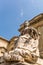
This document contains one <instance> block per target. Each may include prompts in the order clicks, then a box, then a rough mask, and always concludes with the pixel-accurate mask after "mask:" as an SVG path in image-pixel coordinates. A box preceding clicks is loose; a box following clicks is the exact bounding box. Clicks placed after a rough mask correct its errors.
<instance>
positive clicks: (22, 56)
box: [4, 34, 39, 63]
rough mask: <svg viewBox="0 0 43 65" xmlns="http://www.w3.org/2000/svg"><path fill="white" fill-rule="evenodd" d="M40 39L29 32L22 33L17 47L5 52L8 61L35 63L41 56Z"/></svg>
mask: <svg viewBox="0 0 43 65" xmlns="http://www.w3.org/2000/svg"><path fill="white" fill-rule="evenodd" d="M38 41H39V39H36V40H35V39H34V38H32V37H31V36H30V35H29V34H25V35H21V36H20V37H19V39H18V41H17V45H16V48H15V49H14V50H12V51H9V52H8V53H7V52H6V53H5V54H4V59H5V60H7V61H14V62H15V61H16V62H24V61H26V62H31V63H35V62H36V61H37V59H38V57H39V50H38V43H39V42H38Z"/></svg>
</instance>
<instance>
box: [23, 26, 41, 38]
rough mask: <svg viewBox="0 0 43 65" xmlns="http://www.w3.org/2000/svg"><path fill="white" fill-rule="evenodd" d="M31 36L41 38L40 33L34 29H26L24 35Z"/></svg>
mask: <svg viewBox="0 0 43 65" xmlns="http://www.w3.org/2000/svg"><path fill="white" fill-rule="evenodd" d="M25 34H29V35H30V36H31V37H32V38H34V39H38V38H39V36H40V33H39V32H38V31H37V30H36V29H35V28H33V27H26V28H25V29H24V30H23V31H22V35H25Z"/></svg>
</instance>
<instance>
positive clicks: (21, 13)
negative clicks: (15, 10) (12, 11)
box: [20, 9, 24, 17]
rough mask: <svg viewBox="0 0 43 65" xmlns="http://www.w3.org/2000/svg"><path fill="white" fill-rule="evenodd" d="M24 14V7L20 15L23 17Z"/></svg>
mask: <svg viewBox="0 0 43 65" xmlns="http://www.w3.org/2000/svg"><path fill="white" fill-rule="evenodd" d="M23 15H24V12H23V9H21V11H20V16H21V17H23Z"/></svg>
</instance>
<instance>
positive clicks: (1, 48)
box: [0, 37, 8, 57]
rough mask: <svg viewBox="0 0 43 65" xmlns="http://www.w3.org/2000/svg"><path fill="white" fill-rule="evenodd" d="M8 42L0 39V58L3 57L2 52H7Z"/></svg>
mask: <svg viewBox="0 0 43 65" xmlns="http://www.w3.org/2000/svg"><path fill="white" fill-rule="evenodd" d="M7 45H8V40H6V39H4V38H2V37H0V57H2V56H3V52H5V51H7Z"/></svg>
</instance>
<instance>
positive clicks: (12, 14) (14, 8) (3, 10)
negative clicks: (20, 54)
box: [0, 0, 43, 40]
mask: <svg viewBox="0 0 43 65" xmlns="http://www.w3.org/2000/svg"><path fill="white" fill-rule="evenodd" d="M40 13H43V0H0V36H2V37H4V38H6V39H8V40H9V39H10V38H12V37H13V36H16V35H19V32H18V29H19V27H20V24H21V23H23V22H24V21H25V20H30V19H32V18H33V17H34V16H36V15H38V14H40Z"/></svg>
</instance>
